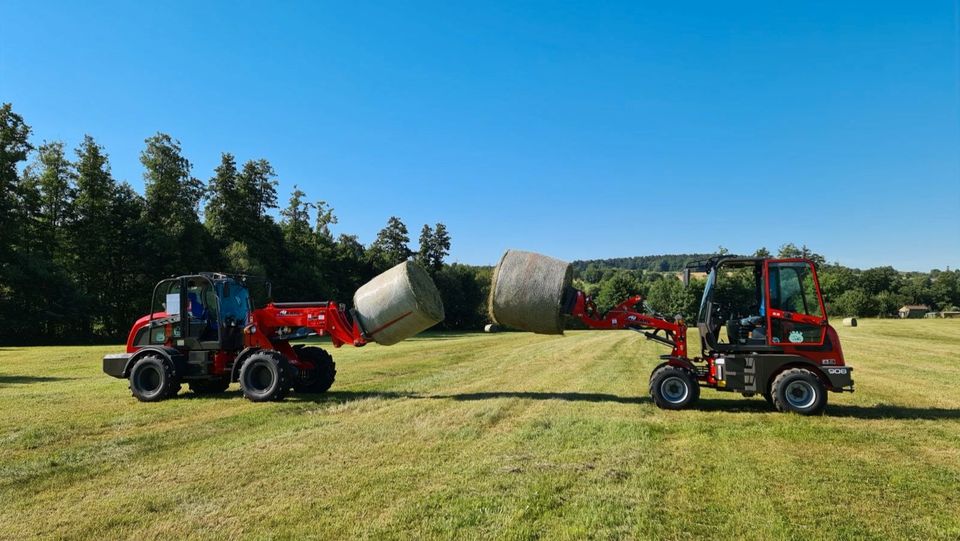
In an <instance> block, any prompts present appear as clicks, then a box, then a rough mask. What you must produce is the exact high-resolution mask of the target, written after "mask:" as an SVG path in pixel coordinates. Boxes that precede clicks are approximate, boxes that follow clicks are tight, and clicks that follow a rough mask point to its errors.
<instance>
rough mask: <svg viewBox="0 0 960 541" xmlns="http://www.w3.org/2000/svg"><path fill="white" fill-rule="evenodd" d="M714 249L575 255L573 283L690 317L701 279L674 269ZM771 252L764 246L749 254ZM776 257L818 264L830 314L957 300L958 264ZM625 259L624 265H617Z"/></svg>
mask: <svg viewBox="0 0 960 541" xmlns="http://www.w3.org/2000/svg"><path fill="white" fill-rule="evenodd" d="M726 253H727V250H726V249H724V248H723V247H720V248H718V249H717V252H716V253H715V254H705V255H704V254H681V255H675V256H644V257H637V258H618V259H601V260H591V261H578V262H576V263H575V265H574V277H575V285H576V286H577V287H579V288H580V289H583V290H584V291H586V292H587V293H588V294H591V295H593V296H594V297H595V299H596V301H597V307H598V308H599V309H601V310H607V309H609V308H611V307H613V306H615V305H616V304H617V303H618V302H619V301H621V300H623V299H625V298H627V297H628V296H630V295H638V294H639V295H643V296H644V297H645V298H646V301H647V303H648V304H649V306H650V308H651V309H653V310H655V311H657V312H660V313H663V314H669V315H676V314H679V315H682V316H683V317H684V318H685V319H686V320H687V321H693V320H694V318H695V316H696V314H697V311H698V310H699V307H700V304H699V303H700V297H701V295H702V294H703V288H704V285H705V283H704V280H702V279H693V280H691V282H690V284H689V285H688V286H687V287H684V285H683V284H682V282H681V280H680V278H679V276H678V274H679V272H680V271H681V270H682V269H683V267H684V266H685V265H686V264H687V263H690V262H693V261H696V260H700V259H705V258H707V257H710V256H711V255H723V254H726ZM752 255H753V256H756V257H771V256H772V255H774V254H772V253H771V252H770V251H769V250H768V249H766V248H760V249H758V250H757V251H756V252H754V253H753V254H752ZM776 256H777V257H782V258H788V257H802V258H806V259H810V260H811V261H813V263H814V264H815V265H816V267H817V274H818V276H819V280H820V287H821V290H822V293H823V297H824V302H825V304H826V305H827V312H828V315H830V316H838V317H839V316H860V317H896V315H897V310H899V308H900V307H901V306H903V305H907V304H911V305H926V306H928V307H929V308H930V310H932V311H941V310H957V307H958V306H960V270H950V269H949V268H948V269H947V270H939V269H933V270H931V271H930V272H900V271H897V270H896V269H894V268H893V267H890V266H884V267H875V268H871V269H866V270H860V269H855V268H850V267H846V266H844V265H841V264H839V263H827V261H826V259H825V258H824V257H823V256H822V255H820V254H818V253H817V252H815V251H813V250H812V249H810V248H808V247H807V246H806V245H802V246H799V247H798V246H796V245H795V244H792V243H788V244H784V245H783V246H780V248H779V250H778V251H777V253H776ZM620 263H625V264H626V265H627V266H626V267H617V265H618V264H620Z"/></svg>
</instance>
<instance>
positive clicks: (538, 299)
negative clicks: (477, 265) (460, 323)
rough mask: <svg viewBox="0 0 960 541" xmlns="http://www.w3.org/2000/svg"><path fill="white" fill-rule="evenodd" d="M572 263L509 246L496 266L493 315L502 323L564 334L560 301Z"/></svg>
mask: <svg viewBox="0 0 960 541" xmlns="http://www.w3.org/2000/svg"><path fill="white" fill-rule="evenodd" d="M572 281H573V267H571V266H570V264H569V263H567V262H566V261H560V260H559V259H554V258H552V257H547V256H545V255H541V254H536V253H533V252H524V251H520V250H507V252H506V253H505V254H503V257H502V258H501V259H500V263H499V264H497V267H496V268H495V269H494V270H493V278H492V281H491V283H490V301H489V309H490V317H491V319H493V321H494V322H496V323H497V324H499V325H505V326H509V327H514V328H516V329H520V330H523V331H529V332H534V333H538V334H563V314H562V313H561V305H562V303H563V295H564V292H565V290H566V289H567V288H568V287H569V286H570V284H571V283H572Z"/></svg>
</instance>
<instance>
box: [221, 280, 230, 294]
mask: <svg viewBox="0 0 960 541" xmlns="http://www.w3.org/2000/svg"><path fill="white" fill-rule="evenodd" d="M223 296H224V298H229V297H230V282H225V283H224V284H223Z"/></svg>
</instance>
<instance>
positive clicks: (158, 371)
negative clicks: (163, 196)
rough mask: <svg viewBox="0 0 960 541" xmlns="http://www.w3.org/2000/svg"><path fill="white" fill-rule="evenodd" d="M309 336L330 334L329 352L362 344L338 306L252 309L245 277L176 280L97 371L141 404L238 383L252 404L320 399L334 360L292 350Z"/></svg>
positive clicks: (163, 285)
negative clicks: (294, 396)
mask: <svg viewBox="0 0 960 541" xmlns="http://www.w3.org/2000/svg"><path fill="white" fill-rule="evenodd" d="M266 287H267V290H268V291H269V284H266ZM267 296H268V297H269V292H268V293H267ZM308 335H320V336H324V335H329V336H330V338H331V341H332V342H333V345H334V347H340V346H341V345H343V344H345V343H349V344H352V345H354V346H362V345H364V344H366V342H367V338H366V335H365V334H364V332H363V330H362V329H361V326H360V324H359V322H358V321H357V319H356V318H355V317H354V316H353V314H352V313H351V312H350V311H349V310H347V308H346V306H345V305H343V304H338V303H336V302H333V301H320V302H294V303H273V302H270V303H268V304H267V305H266V306H265V307H263V308H259V309H255V308H254V307H253V302H252V300H251V297H250V290H249V288H248V278H247V277H245V276H232V275H227V274H221V273H200V274H193V275H185V276H179V277H176V278H168V279H166V280H161V281H160V282H159V283H158V284H157V285H156V287H154V290H153V297H152V301H151V307H150V312H149V314H148V315H145V316H143V317H141V318H140V319H138V320H137V321H136V322H135V323H134V324H133V327H132V328H131V329H130V333H129V335H128V337H127V348H126V352H125V353H118V354H112V355H107V356H105V357H104V358H103V371H104V372H105V373H107V374H109V375H111V376H114V377H117V378H124V379H128V380H129V382H130V390H131V391H132V393H133V395H134V396H135V397H136V398H137V399H139V400H141V401H144V402H153V401H157V400H163V399H165V398H169V397H172V396H175V395H176V394H177V393H178V392H179V390H180V387H181V384H182V383H186V384H188V385H189V386H190V390H191V391H193V392H195V393H201V394H202V393H219V392H223V391H224V390H226V389H227V387H228V386H229V385H230V383H231V382H234V381H238V382H239V383H240V388H241V389H242V390H243V394H244V396H246V397H247V398H248V399H250V400H253V401H264V400H281V399H283V398H284V397H285V396H286V395H287V393H288V392H289V391H290V390H295V391H298V392H310V393H320V392H325V391H326V390H327V389H329V388H330V386H331V385H332V384H333V381H334V378H335V376H336V365H335V363H334V362H333V358H332V357H331V356H330V354H329V353H327V352H326V351H325V350H323V349H321V348H318V347H306V346H294V345H291V344H290V340H293V339H297V338H302V337H305V336H308Z"/></svg>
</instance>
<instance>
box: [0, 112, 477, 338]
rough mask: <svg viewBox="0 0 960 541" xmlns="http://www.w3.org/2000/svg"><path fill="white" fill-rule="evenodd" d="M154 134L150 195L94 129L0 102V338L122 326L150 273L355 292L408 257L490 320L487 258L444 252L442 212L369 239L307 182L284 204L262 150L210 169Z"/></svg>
mask: <svg viewBox="0 0 960 541" xmlns="http://www.w3.org/2000/svg"><path fill="white" fill-rule="evenodd" d="M144 143H145V145H144V148H143V150H142V151H141V153H140V162H141V163H142V165H143V178H144V184H145V189H144V193H143V195H141V194H139V193H137V192H136V191H135V190H134V189H133V188H132V187H131V186H130V184H128V183H127V182H122V181H118V180H117V179H116V178H114V176H113V175H112V174H111V171H110V162H109V159H108V155H107V152H106V150H105V149H104V148H103V147H102V146H101V145H99V144H98V143H97V142H96V140H95V139H94V138H93V137H91V136H89V135H87V136H85V137H84V138H83V140H82V142H81V143H80V145H79V146H78V147H77V148H76V149H74V150H73V151H72V152H70V151H68V149H67V148H66V147H65V145H64V144H63V143H62V142H60V141H52V142H42V143H39V144H35V143H34V142H33V141H32V139H31V128H30V126H29V125H28V124H27V123H26V122H25V121H24V119H23V118H22V117H21V116H20V115H19V114H17V113H16V112H15V111H14V110H13V107H12V106H11V104H3V105H2V107H0V329H2V330H0V343H6V344H13V343H17V344H37V343H88V342H102V341H117V340H121V339H123V338H125V336H126V332H127V331H128V330H129V327H130V325H131V323H132V322H133V321H134V320H135V319H136V318H137V317H139V316H141V315H143V314H144V313H145V312H146V311H147V310H148V307H147V303H148V302H149V295H150V292H151V290H152V287H153V285H154V284H155V283H156V282H157V281H159V280H160V279H162V278H165V277H168V276H172V275H179V274H186V273H191V272H199V271H207V270H215V271H224V272H229V273H239V274H249V275H256V276H264V277H267V278H268V279H269V280H270V281H271V282H272V284H273V292H274V296H275V297H276V299H277V300H328V299H334V300H340V301H344V302H349V300H350V299H351V298H352V295H353V292H354V291H355V290H356V289H357V288H358V287H359V286H360V285H362V284H363V283H365V282H366V281H368V280H369V279H371V278H373V277H374V276H376V275H377V274H378V273H380V272H383V271H384V270H386V269H388V268H390V267H392V266H393V265H396V264H397V263H399V262H401V261H404V260H406V259H408V258H413V259H414V260H416V261H417V262H419V263H420V264H421V265H423V266H424V267H425V268H426V269H427V270H428V272H430V273H431V275H433V277H434V280H435V282H436V283H437V285H438V287H439V288H440V290H441V295H442V296H443V298H444V304H445V306H446V311H447V321H446V322H445V323H444V325H445V326H447V327H449V328H477V327H480V326H482V325H483V321H482V320H481V318H482V317H483V316H482V312H480V311H479V310H478V307H480V306H482V305H483V302H484V300H485V298H486V289H485V288H486V287H488V286H487V285H486V284H487V283H489V270H487V271H484V270H483V269H476V268H472V267H466V266H463V265H456V264H454V265H448V264H446V262H445V258H446V257H447V255H448V254H449V251H450V245H451V237H450V234H449V232H448V231H447V228H446V226H445V225H444V224H443V223H437V224H434V225H429V224H425V225H424V226H423V228H422V229H421V230H420V234H419V238H418V239H417V240H418V241H419V242H418V246H417V249H416V250H414V249H411V248H410V243H411V241H410V234H409V232H408V230H407V226H406V225H405V224H404V223H403V221H402V220H401V219H400V218H398V217H395V216H394V217H390V219H389V220H388V222H387V224H386V226H385V227H384V228H383V229H382V230H381V231H380V232H379V233H378V235H377V237H376V239H375V240H374V241H373V242H372V243H371V244H370V245H369V246H364V245H363V244H362V243H361V242H360V241H359V239H358V238H357V236H355V235H348V234H340V235H338V236H336V237H335V236H334V235H333V233H332V232H331V230H330V226H331V225H333V224H336V223H337V217H336V215H335V214H334V209H333V208H331V207H330V205H329V204H327V202H325V201H323V200H315V199H309V198H308V196H307V194H306V193H305V192H304V191H303V190H301V189H300V188H299V187H296V186H295V187H294V189H293V192H292V193H291V194H290V197H289V199H288V200H287V202H286V205H285V206H283V207H282V208H281V205H280V201H279V195H278V193H277V187H278V181H277V174H276V171H275V170H274V169H273V166H272V165H271V164H270V162H269V161H268V160H266V159H255V160H248V161H246V162H244V163H242V164H240V163H239V162H238V161H237V159H236V157H235V156H233V155H232V154H230V153H226V152H225V153H223V154H222V155H221V157H220V163H219V165H218V166H217V167H216V169H215V170H214V172H213V176H212V177H211V178H210V179H209V180H207V181H206V182H204V181H202V180H200V179H198V178H196V177H195V176H194V175H193V169H192V165H191V163H190V161H189V160H188V159H187V158H186V157H185V156H184V153H183V150H182V148H181V146H180V143H179V142H178V141H177V140H176V139H174V138H172V137H171V136H170V135H167V134H164V133H158V134H156V135H154V136H152V137H149V138H147V139H146V140H145V142H144ZM276 211H278V212H276ZM275 212H276V214H277V217H276V218H275V217H274V213H275ZM278 218H279V219H278ZM484 272H486V279H485V281H484V276H483V274H484ZM478 276H479V278H478Z"/></svg>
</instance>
